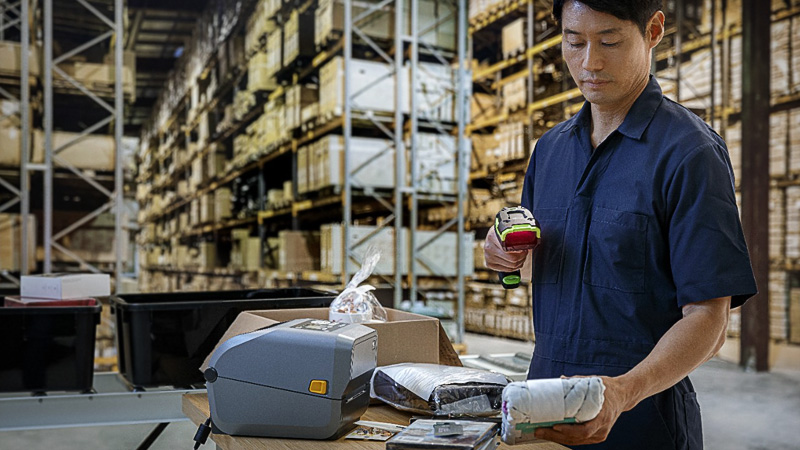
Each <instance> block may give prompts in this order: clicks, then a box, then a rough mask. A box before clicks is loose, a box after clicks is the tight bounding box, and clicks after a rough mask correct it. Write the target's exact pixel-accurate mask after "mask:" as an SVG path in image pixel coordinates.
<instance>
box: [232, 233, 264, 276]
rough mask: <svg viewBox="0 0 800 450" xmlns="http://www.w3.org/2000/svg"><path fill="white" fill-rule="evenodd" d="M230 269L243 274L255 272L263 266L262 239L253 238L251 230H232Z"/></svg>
mask: <svg viewBox="0 0 800 450" xmlns="http://www.w3.org/2000/svg"><path fill="white" fill-rule="evenodd" d="M231 242H232V244H233V245H232V246H231V260H230V267H231V268H232V269H234V270H241V271H243V272H254V271H256V270H258V269H259V267H260V266H261V239H259V238H258V237H251V236H250V230H248V229H246V228H244V229H235V230H231Z"/></svg>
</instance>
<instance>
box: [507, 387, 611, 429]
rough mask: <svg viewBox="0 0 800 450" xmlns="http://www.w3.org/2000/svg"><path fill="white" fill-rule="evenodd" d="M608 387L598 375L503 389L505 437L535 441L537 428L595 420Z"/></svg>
mask: <svg viewBox="0 0 800 450" xmlns="http://www.w3.org/2000/svg"><path fill="white" fill-rule="evenodd" d="M605 390H606V387H605V385H604V384H603V380H602V379H600V378H599V377H588V378H555V379H545V380H528V381H517V382H514V383H511V384H509V385H508V386H507V387H506V388H505V389H504V390H503V408H502V410H503V425H502V431H501V434H502V438H503V442H505V443H506V444H510V445H514V444H521V443H524V442H531V441H535V440H536V438H535V437H534V435H533V433H534V431H536V429H537V428H548V427H552V426H553V425H557V424H560V423H581V422H587V421H589V420H592V419H594V418H595V417H597V415H598V414H599V413H600V410H601V409H602V408H603V400H604V399H605V395H604V394H605Z"/></svg>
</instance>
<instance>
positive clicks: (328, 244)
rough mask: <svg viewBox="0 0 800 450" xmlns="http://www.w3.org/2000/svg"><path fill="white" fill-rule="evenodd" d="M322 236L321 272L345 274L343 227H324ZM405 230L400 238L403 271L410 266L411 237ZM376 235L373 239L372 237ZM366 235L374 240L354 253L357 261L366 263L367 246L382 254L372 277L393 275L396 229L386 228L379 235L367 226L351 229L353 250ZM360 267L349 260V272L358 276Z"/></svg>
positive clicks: (333, 225) (373, 228)
mask: <svg viewBox="0 0 800 450" xmlns="http://www.w3.org/2000/svg"><path fill="white" fill-rule="evenodd" d="M320 231H321V234H320V265H321V270H322V271H323V272H325V273H330V274H341V273H342V261H343V260H342V251H343V246H342V244H343V238H342V226H341V225H340V224H330V225H323V226H322V228H321V230H320ZM406 231H407V230H404V232H403V236H401V239H402V240H401V248H403V249H404V250H403V256H402V260H403V261H404V262H403V264H402V265H403V267H406V266H407V262H408V250H407V246H406V245H405V243H406V242H408V233H407V232H406ZM373 233H374V235H373ZM367 235H371V236H372V237H371V238H370V239H369V240H368V244H365V245H360V246H358V247H357V248H355V249H353V250H352V251H353V253H354V254H355V256H356V258H357V259H358V261H359V262H360V261H363V259H364V255H365V254H366V251H367V247H368V246H370V245H371V246H374V247H376V248H377V249H378V250H379V251H380V253H381V259H380V261H379V262H378V265H377V266H376V267H375V270H374V271H373V272H372V273H373V275H394V273H395V270H394V259H395V256H394V249H395V245H394V227H383V228H382V229H381V230H380V231H377V232H376V227H374V226H368V225H356V226H352V227H350V245H349V246H350V247H352V246H353V245H354V244H355V243H356V242H359V241H361V239H363V238H364V237H366V236H367ZM359 266H360V264H358V263H355V262H353V261H352V259H350V260H348V272H349V273H355V271H356V270H358V268H359Z"/></svg>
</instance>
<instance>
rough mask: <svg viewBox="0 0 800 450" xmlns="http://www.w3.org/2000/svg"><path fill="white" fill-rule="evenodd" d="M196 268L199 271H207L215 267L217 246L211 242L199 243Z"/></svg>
mask: <svg viewBox="0 0 800 450" xmlns="http://www.w3.org/2000/svg"><path fill="white" fill-rule="evenodd" d="M197 250H198V252H197V257H196V259H195V260H196V262H197V266H198V267H199V268H200V269H201V270H209V269H214V268H216V267H217V265H218V264H217V246H216V244H215V243H213V242H201V243H200V244H199V245H198V247H197Z"/></svg>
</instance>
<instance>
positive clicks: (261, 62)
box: [247, 51, 278, 92]
mask: <svg viewBox="0 0 800 450" xmlns="http://www.w3.org/2000/svg"><path fill="white" fill-rule="evenodd" d="M274 74H275V71H273V70H272V68H271V67H270V58H269V56H268V54H267V53H266V52H264V51H260V52H258V53H255V54H254V55H253V56H252V57H251V58H250V60H249V61H247V90H248V91H251V92H256V91H271V90H274V89H276V88H277V87H278V84H277V83H276V82H275V79H274V78H273V77H272V76H273V75H274Z"/></svg>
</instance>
